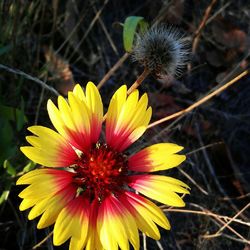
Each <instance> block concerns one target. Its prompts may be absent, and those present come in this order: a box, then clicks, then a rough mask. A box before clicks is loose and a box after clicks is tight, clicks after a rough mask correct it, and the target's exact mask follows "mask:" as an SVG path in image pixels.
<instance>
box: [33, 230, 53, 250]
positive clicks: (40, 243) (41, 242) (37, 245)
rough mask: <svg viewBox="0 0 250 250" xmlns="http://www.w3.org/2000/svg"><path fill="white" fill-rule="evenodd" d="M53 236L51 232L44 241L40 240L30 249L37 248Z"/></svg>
mask: <svg viewBox="0 0 250 250" xmlns="http://www.w3.org/2000/svg"><path fill="white" fill-rule="evenodd" d="M52 234H53V231H51V232H50V233H49V234H48V235H47V236H46V237H45V238H44V239H42V240H41V241H40V242H38V243H37V244H36V245H35V246H33V247H32V249H37V248H39V247H40V246H41V245H42V244H43V243H44V242H46V241H47V240H48V239H49V238H50V237H51V236H52Z"/></svg>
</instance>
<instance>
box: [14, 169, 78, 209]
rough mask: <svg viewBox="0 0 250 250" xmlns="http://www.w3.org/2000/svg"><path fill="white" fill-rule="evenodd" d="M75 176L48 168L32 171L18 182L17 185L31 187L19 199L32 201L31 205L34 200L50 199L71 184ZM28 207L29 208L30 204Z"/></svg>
mask: <svg viewBox="0 0 250 250" xmlns="http://www.w3.org/2000/svg"><path fill="white" fill-rule="evenodd" d="M73 176H74V174H73V173H70V172H67V171H64V170H57V169H47V168H44V169H36V170H32V171H30V172H28V173H27V174H24V175H23V176H21V177H20V178H19V179H18V180H17V182H16V184H17V185H29V186H28V187H27V188H25V189H24V190H23V191H22V192H21V193H20V194H19V197H21V198H23V199H27V201H29V200H30V202H31V203H32V202H33V200H35V201H38V200H43V199H46V198H49V197H51V196H53V195H54V194H55V193H57V192H59V191H60V190H62V189H64V188H65V187H67V186H68V185H69V184H71V183H72V179H73ZM26 207H27V208H28V204H26ZM25 209H26V208H25Z"/></svg>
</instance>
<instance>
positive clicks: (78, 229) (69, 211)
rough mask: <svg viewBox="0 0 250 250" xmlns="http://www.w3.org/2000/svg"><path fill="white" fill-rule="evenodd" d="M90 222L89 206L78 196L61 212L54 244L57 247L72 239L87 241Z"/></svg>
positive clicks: (56, 224)
mask: <svg viewBox="0 0 250 250" xmlns="http://www.w3.org/2000/svg"><path fill="white" fill-rule="evenodd" d="M88 221H89V204H88V202H87V201H86V200H85V199H83V198H82V197H81V196H78V197H77V198H75V199H74V200H72V201H71V202H70V203H68V204H67V206H66V207H65V208H64V209H63V210H62V211H61V212H60V214H59V215H58V217H57V219H56V223H55V227H54V237H53V243H54V245H56V246H59V245H61V244H63V243H64V242H65V241H66V240H68V239H69V238H70V237H73V238H76V239H79V240H80V239H81V240H82V241H83V242H84V241H85V239H86V236H87V232H88Z"/></svg>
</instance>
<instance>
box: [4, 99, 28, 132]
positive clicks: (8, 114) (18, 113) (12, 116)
mask: <svg viewBox="0 0 250 250" xmlns="http://www.w3.org/2000/svg"><path fill="white" fill-rule="evenodd" d="M0 116H1V117H3V118H5V119H7V120H10V121H14V122H16V128H17V131H20V130H21V129H22V128H23V126H24V124H25V123H27V121H28V120H27V117H26V116H25V114H24V101H23V99H22V100H21V109H18V108H13V107H9V106H5V105H0Z"/></svg>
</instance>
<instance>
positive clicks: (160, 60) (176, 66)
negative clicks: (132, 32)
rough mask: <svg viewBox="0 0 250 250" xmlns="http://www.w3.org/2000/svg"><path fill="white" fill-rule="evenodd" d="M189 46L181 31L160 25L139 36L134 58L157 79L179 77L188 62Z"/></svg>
mask: <svg viewBox="0 0 250 250" xmlns="http://www.w3.org/2000/svg"><path fill="white" fill-rule="evenodd" d="M187 45H188V43H187V41H185V40H184V39H183V36H182V35H181V33H180V32H179V30H177V29H176V28H173V27H166V26H164V25H158V26H155V27H152V28H150V29H149V30H147V31H146V32H144V33H142V34H140V35H138V37H137V39H136V43H135V48H134V50H133V54H132V58H133V60H134V61H138V62H139V63H141V64H142V65H143V66H144V67H145V68H146V69H147V70H149V71H150V72H151V73H153V74H154V75H156V76H157V77H161V76H164V75H174V74H176V75H178V74H180V73H181V69H182V68H183V66H184V65H185V64H186V62H187V57H188V50H187Z"/></svg>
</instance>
